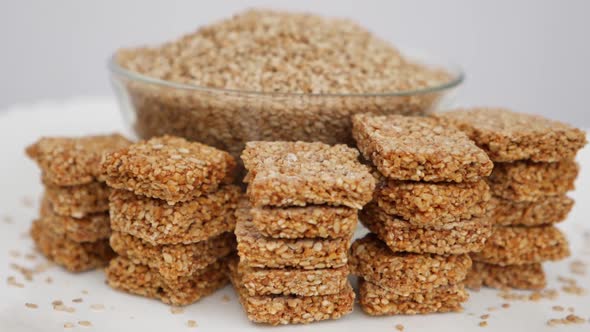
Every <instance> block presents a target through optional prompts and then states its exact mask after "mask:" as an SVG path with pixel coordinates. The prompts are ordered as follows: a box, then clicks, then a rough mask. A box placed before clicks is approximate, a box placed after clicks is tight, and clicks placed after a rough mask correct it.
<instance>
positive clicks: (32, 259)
mask: <svg viewBox="0 0 590 332" xmlns="http://www.w3.org/2000/svg"><path fill="white" fill-rule="evenodd" d="M25 259H28V260H30V261H34V260H35V259H37V256H35V255H34V254H26V255H25Z"/></svg>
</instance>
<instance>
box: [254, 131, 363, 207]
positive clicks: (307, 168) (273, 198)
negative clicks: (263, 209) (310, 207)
mask: <svg viewBox="0 0 590 332" xmlns="http://www.w3.org/2000/svg"><path fill="white" fill-rule="evenodd" d="M358 157H359V153H358V151H357V150H356V149H353V148H350V147H348V146H346V145H342V144H339V145H334V146H330V145H327V144H324V143H319V142H314V143H307V142H248V143H247V144H246V149H245V150H244V152H243V153H242V160H243V161H244V166H245V167H246V169H247V170H248V171H249V174H248V176H247V178H246V180H245V181H247V182H248V196H249V198H250V201H251V202H252V204H253V205H254V206H264V205H271V206H305V205H307V204H329V205H344V206H348V207H351V208H356V209H360V208H361V207H363V205H365V204H366V203H368V202H369V201H370V200H371V198H372V195H373V190H374V189H375V179H374V178H373V177H372V176H371V174H370V172H369V168H368V167H367V166H365V165H362V164H361V163H360V162H359V160H358Z"/></svg>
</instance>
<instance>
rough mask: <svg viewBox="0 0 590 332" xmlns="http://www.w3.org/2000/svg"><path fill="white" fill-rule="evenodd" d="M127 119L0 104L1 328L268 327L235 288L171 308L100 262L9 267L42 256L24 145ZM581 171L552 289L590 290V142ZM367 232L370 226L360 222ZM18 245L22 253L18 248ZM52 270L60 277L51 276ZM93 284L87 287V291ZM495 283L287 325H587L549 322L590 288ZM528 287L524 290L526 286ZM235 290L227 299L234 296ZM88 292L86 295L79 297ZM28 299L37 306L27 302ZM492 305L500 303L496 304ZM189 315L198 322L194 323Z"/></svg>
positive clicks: (85, 105)
mask: <svg viewBox="0 0 590 332" xmlns="http://www.w3.org/2000/svg"><path fill="white" fill-rule="evenodd" d="M124 130H125V128H124V125H123V122H122V118H121V116H120V114H119V113H118V110H117V107H116V105H115V103H114V102H113V101H112V100H110V99H92V98H80V99H76V100H70V101H68V102H60V103H58V102H45V103H39V104H35V105H29V106H18V107H13V108H11V109H9V110H7V111H6V112H1V113H0V135H1V136H2V139H1V140H0V147H1V150H0V151H1V154H0V156H1V158H2V159H1V162H0V280H1V282H0V331H2V332H4V331H11V332H13V331H14V332H17V331H62V330H64V327H63V325H64V323H66V322H71V323H73V324H74V328H73V329H76V330H88V331H90V330H92V331H110V330H134V331H145V332H148V331H159V332H161V331H177V330H178V331H185V330H190V329H194V330H199V331H216V330H219V331H221V330H223V331H238V330H239V331H254V330H264V329H269V328H268V327H266V326H261V325H255V324H252V323H250V322H249V321H248V320H247V319H246V316H245V314H244V313H243V312H242V309H241V307H240V305H239V303H238V301H237V298H236V296H235V294H234V292H233V290H232V289H231V288H230V287H226V288H224V289H222V290H220V291H218V292H216V293H215V294H213V295H212V296H210V297H207V298H206V299H204V300H202V301H200V302H198V303H196V304H193V305H190V306H187V307H186V308H185V309H184V312H183V313H181V314H172V313H171V311H170V307H169V306H167V305H164V304H162V303H160V302H158V301H155V300H150V299H145V298H142V297H138V296H132V295H128V294H124V293H120V292H117V291H114V290H112V289H110V288H109V287H108V286H107V285H105V282H104V275H103V273H102V271H93V272H87V273H82V274H76V275H74V274H69V273H66V272H64V271H63V270H62V269H60V268H58V267H51V268H49V269H48V270H46V271H45V272H42V273H39V274H35V276H34V278H33V280H32V281H26V280H24V278H23V276H22V275H21V274H20V273H19V272H17V271H15V270H14V269H13V268H11V264H12V263H16V264H18V265H22V266H28V267H34V266H35V265H37V264H40V263H43V262H44V261H45V260H44V259H43V258H42V257H40V256H39V255H36V256H37V258H36V259H35V260H30V259H27V258H26V257H25V255H26V254H27V253H34V249H33V247H32V243H31V240H30V239H29V238H28V237H27V236H26V235H25V234H26V231H27V230H28V228H29V226H30V223H31V220H33V218H35V216H36V214H37V210H36V209H37V199H38V197H39V195H40V193H41V185H40V183H39V171H38V170H37V168H36V166H35V165H34V164H33V163H32V162H31V161H29V160H28V159H27V158H26V157H25V155H24V153H23V149H24V148H25V146H26V145H27V144H29V143H31V142H33V141H35V140H36V139H37V138H38V137H39V136H41V135H83V134H91V133H103V132H112V131H124ZM578 160H579V162H580V164H581V165H582V171H581V174H580V177H579V179H578V181H577V190H576V191H574V192H572V193H571V196H572V197H573V198H574V199H576V201H577V204H576V206H575V207H574V210H573V211H572V213H571V214H570V216H569V218H568V220H567V221H566V222H564V223H561V224H560V225H559V228H561V229H562V230H564V231H565V232H566V233H567V235H568V237H569V239H570V242H571V249H572V254H573V255H572V257H571V258H569V259H567V260H564V261H562V262H558V263H548V264H545V266H546V271H547V277H548V283H549V285H548V288H551V289H558V290H559V289H560V288H561V287H562V285H563V284H562V283H560V282H558V280H557V279H558V276H565V277H574V278H576V280H577V281H578V284H579V285H581V286H582V287H584V288H586V289H588V290H590V266H589V271H587V274H586V275H575V274H572V272H571V271H570V264H571V262H573V261H574V260H581V261H583V262H585V263H586V264H590V220H589V217H590V204H589V203H590V201H589V198H590V189H589V188H590V149H588V148H586V149H585V150H584V151H582V152H581V153H580V155H579V156H578ZM359 232H363V230H359ZM16 254H20V256H19V257H14V256H15V255H16ZM10 276H14V277H16V280H17V281H18V282H20V283H23V284H24V287H23V288H18V287H14V286H11V285H9V283H8V282H7V279H8V278H9V277H10ZM48 277H50V278H51V279H52V280H53V282H52V283H47V282H46V281H45V280H46V279H47V278H48ZM83 291H87V294H85V293H83ZM497 293H498V292H497V291H495V290H489V289H484V290H481V291H480V292H474V293H472V294H471V298H470V300H469V302H467V303H466V304H465V310H464V312H463V313H452V314H434V315H422V316H393V317H379V318H374V317H369V316H367V315H365V314H363V313H362V311H361V310H360V308H359V307H358V306H357V307H355V311H354V312H353V313H352V314H351V315H349V316H346V317H345V318H343V319H340V320H337V321H329V322H321V323H315V324H311V325H307V326H286V327H281V328H280V330H281V331H292V330H299V331H310V330H317V331H320V330H321V331H356V332H358V331H360V330H366V331H395V328H394V327H395V325H397V324H402V325H404V326H405V331H439V332H443V331H463V330H478V329H481V327H479V326H478V323H479V322H480V321H481V319H480V318H479V316H481V315H483V314H490V317H489V319H488V320H487V321H488V326H487V327H486V328H485V329H484V330H483V331H539V332H540V331H562V330H563V331H590V323H588V321H587V322H586V323H584V324H580V325H568V326H558V327H549V326H548V325H547V324H546V322H547V320H549V319H551V318H563V317H565V316H566V315H567V314H568V312H556V311H554V310H552V307H553V306H556V305H560V306H563V307H566V308H567V307H572V308H574V310H575V313H576V314H577V315H578V316H580V317H582V318H584V319H586V320H588V319H589V318H590V296H588V295H583V296H578V295H570V294H566V293H565V292H562V291H560V292H559V294H560V295H559V298H558V299H556V300H541V301H538V302H530V301H511V302H510V307H509V308H507V309H505V308H501V305H502V304H503V303H506V302H507V301H506V300H503V299H502V298H500V297H498V295H497ZM523 294H526V292H523ZM228 297H229V301H227V298H228ZM76 298H82V299H83V302H82V303H73V302H72V299H76ZM54 300H62V301H63V302H64V303H65V304H66V305H67V306H69V307H74V308H75V311H74V312H71V313H68V312H58V311H54V310H53V308H52V305H51V302H52V301H54ZM25 303H34V304H37V305H38V308H37V309H30V308H27V307H26V306H25ZM92 304H102V305H104V306H105V309H104V310H98V311H97V310H92V309H91V308H90V306H91V305H92ZM490 307H494V308H497V310H494V311H489V310H488V308H490ZM189 319H191V320H195V321H196V322H197V324H198V326H197V327H196V328H189V327H187V325H186V322H187V321H188V320H189ZM78 321H90V322H91V323H92V326H90V327H82V326H78V325H77V323H78Z"/></svg>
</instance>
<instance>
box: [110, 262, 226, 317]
mask: <svg viewBox="0 0 590 332" xmlns="http://www.w3.org/2000/svg"><path fill="white" fill-rule="evenodd" d="M105 273H106V277H107V283H108V284H109V286H111V287H113V288H115V289H118V290H121V291H124V292H128V293H131V294H136V295H141V296H145V297H149V298H155V299H159V300H160V301H162V302H164V303H167V304H171V305H178V306H183V305H188V304H191V303H194V302H196V301H198V300H199V299H201V298H202V297H204V296H207V295H209V294H211V293H213V292H214V291H215V290H217V289H220V288H221V287H223V286H225V285H226V284H227V276H226V274H227V261H226V260H225V259H220V260H218V261H216V262H214V263H212V264H210V265H208V266H207V267H205V268H204V269H201V270H198V271H196V272H195V273H193V274H192V275H190V276H185V277H181V278H178V279H177V280H176V281H175V282H167V281H166V280H164V279H163V278H162V277H161V275H160V274H159V273H158V271H157V270H155V269H151V268H149V267H148V266H147V265H142V264H135V263H133V262H132V261H131V260H128V259H126V258H124V257H117V258H115V259H113V260H111V262H110V264H109V266H108V267H107V269H106V270H105Z"/></svg>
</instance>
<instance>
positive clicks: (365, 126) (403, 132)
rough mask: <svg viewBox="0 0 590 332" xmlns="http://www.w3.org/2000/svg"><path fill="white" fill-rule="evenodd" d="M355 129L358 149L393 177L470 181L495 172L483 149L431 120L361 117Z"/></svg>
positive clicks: (383, 172) (435, 180) (404, 117)
mask: <svg viewBox="0 0 590 332" xmlns="http://www.w3.org/2000/svg"><path fill="white" fill-rule="evenodd" d="M352 126H353V129H352V135H353V137H354V139H355V140H356V142H357V146H358V148H359V149H360V150H361V152H362V153H363V155H364V156H365V158H367V159H369V160H370V161H371V162H372V163H373V164H374V165H375V166H376V167H377V169H378V170H379V172H381V173H382V174H383V175H384V176H385V177H387V178H389V179H395V180H414V181H430V182H440V181H453V182H472V181H478V180H479V179H480V178H481V177H484V176H488V175H489V174H490V172H491V171H492V167H493V164H492V161H491V160H490V159H489V158H488V156H487V155H486V154H485V152H484V151H483V150H481V149H480V148H478V147H477V146H476V145H475V144H474V143H473V142H472V141H471V140H470V139H469V138H468V137H467V136H466V135H465V134H464V133H462V132H461V131H459V130H457V129H455V128H453V127H451V126H444V125H441V123H440V122H439V121H437V120H436V119H433V118H425V117H407V116H402V115H388V116H374V115H370V114H357V115H355V116H354V117H353V118H352Z"/></svg>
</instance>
